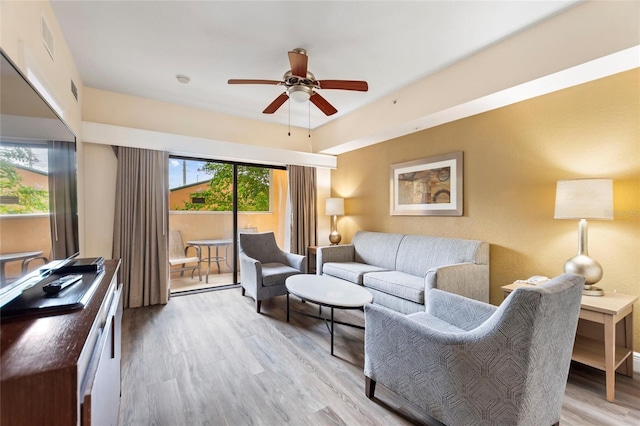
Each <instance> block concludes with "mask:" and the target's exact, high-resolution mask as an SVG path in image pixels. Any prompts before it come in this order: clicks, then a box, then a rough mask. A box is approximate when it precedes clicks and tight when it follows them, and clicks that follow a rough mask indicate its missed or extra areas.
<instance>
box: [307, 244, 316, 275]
mask: <svg viewBox="0 0 640 426" xmlns="http://www.w3.org/2000/svg"><path fill="white" fill-rule="evenodd" d="M317 251H318V246H309V247H307V262H308V263H307V272H309V273H310V274H315V273H316V253H317Z"/></svg>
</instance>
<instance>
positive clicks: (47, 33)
mask: <svg viewBox="0 0 640 426" xmlns="http://www.w3.org/2000/svg"><path fill="white" fill-rule="evenodd" d="M40 34H41V36H42V43H44V47H45V49H47V52H49V55H51V59H53V51H54V50H53V34H51V29H50V28H49V25H47V21H45V20H44V16H42V19H41V25H40Z"/></svg>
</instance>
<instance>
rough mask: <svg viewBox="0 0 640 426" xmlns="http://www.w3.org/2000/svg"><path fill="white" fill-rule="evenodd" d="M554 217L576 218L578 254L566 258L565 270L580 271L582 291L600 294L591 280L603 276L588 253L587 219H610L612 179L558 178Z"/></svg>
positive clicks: (586, 293) (595, 294)
mask: <svg viewBox="0 0 640 426" xmlns="http://www.w3.org/2000/svg"><path fill="white" fill-rule="evenodd" d="M554 218H555V219H579V220H580V222H578V254H577V255H576V256H574V257H572V258H571V259H569V260H567V261H566V262H565V264H564V271H565V272H570V273H574V274H578V275H582V276H583V277H584V279H585V286H584V291H583V294H585V295H588V296H602V295H603V291H602V289H601V288H598V287H594V284H595V283H597V282H598V281H600V279H601V278H602V266H601V265H600V264H599V263H598V262H596V261H595V260H593V259H591V258H590V257H589V252H588V249H587V219H605V220H613V181H612V180H611V179H576V180H560V181H558V185H557V188H556V210H555V215H554Z"/></svg>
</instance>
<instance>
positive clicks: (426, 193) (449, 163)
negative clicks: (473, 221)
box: [389, 151, 463, 216]
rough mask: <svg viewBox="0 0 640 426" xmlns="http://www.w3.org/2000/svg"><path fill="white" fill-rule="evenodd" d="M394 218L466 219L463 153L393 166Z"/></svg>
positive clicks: (391, 177) (391, 202)
mask: <svg viewBox="0 0 640 426" xmlns="http://www.w3.org/2000/svg"><path fill="white" fill-rule="evenodd" d="M390 186H391V188H390V197H389V199H390V214H391V216H462V211H463V210H462V203H463V197H462V195H463V194H462V191H463V153H462V151H458V152H453V153H450V154H444V155H438V156H435V157H429V158H423V159H421V160H414V161H407V162H405V163H398V164H392V165H391V170H390Z"/></svg>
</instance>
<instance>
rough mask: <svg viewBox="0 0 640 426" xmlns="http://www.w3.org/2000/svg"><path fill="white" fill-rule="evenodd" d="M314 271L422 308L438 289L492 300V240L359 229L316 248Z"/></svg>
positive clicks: (398, 306) (379, 300) (397, 307)
mask: <svg viewBox="0 0 640 426" xmlns="http://www.w3.org/2000/svg"><path fill="white" fill-rule="evenodd" d="M316 273H317V274H318V275H329V276H333V277H336V278H341V279H343V280H346V281H350V282H353V283H355V284H359V285H363V286H364V287H366V288H367V289H368V290H369V291H370V292H371V294H373V303H376V304H379V305H382V306H385V307H387V308H390V309H393V310H394V311H397V312H400V313H404V314H411V313H415V312H424V310H425V302H426V301H425V297H426V294H427V291H428V290H429V289H432V288H438V289H440V290H443V291H447V292H450V293H456V294H459V295H461V296H465V297H468V298H471V299H475V300H479V301H482V302H486V303H488V302H489V244H488V243H486V242H483V241H474V240H463V239H456V238H439V237H430V236H421V235H405V234H391V233H383V232H369V231H358V232H357V233H356V234H355V235H354V237H353V240H352V242H351V244H344V245H336V246H327V247H318V250H317V255H316Z"/></svg>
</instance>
